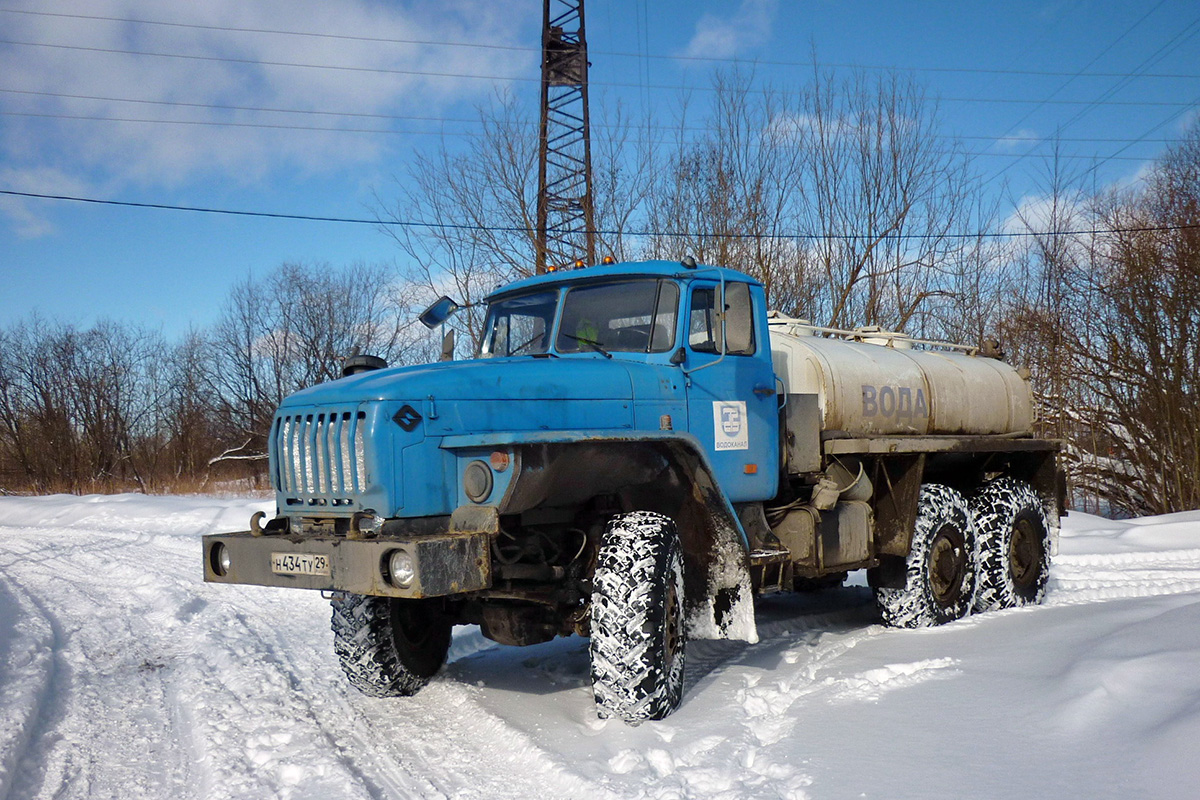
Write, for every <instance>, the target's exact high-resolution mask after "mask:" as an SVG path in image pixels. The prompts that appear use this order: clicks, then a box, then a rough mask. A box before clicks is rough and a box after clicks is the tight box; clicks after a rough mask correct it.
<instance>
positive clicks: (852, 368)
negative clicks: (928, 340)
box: [770, 317, 1034, 437]
mask: <svg viewBox="0 0 1200 800" xmlns="http://www.w3.org/2000/svg"><path fill="white" fill-rule="evenodd" d="M770 330H771V358H772V361H773V363H774V366H775V374H776V375H778V376H779V377H780V379H782V380H783V383H784V386H785V391H786V392H787V393H788V394H815V395H817V397H818V400H817V402H818V405H819V406H820V409H821V417H822V425H821V429H822V430H823V431H834V430H836V431H844V432H845V433H846V434H849V435H851V436H856V437H862V436H890V435H897V434H959V435H1003V434H1027V433H1029V432H1030V430H1031V428H1032V426H1033V422H1034V405H1033V391H1032V389H1031V387H1030V385H1029V380H1028V378H1027V376H1026V374H1025V373H1024V372H1018V371H1017V370H1016V369H1014V368H1013V367H1011V366H1009V365H1008V364H1005V363H1004V362H1002V361H998V360H996V359H993V358H985V357H982V356H977V355H972V354H969V353H968V352H964V351H963V350H962V349H960V350H959V351H954V350H937V349H928V350H919V349H913V344H914V340H913V339H911V338H910V337H907V336H904V335H903V334H894V333H889V332H887V331H879V330H862V331H846V332H839V333H840V334H841V335H835V336H834V337H833V338H830V337H829V336H828V335H827V334H830V333H832V332H830V331H827V330H826V329H822V328H816V327H814V326H812V325H810V324H808V323H805V322H803V321H801V320H791V319H787V318H785V317H775V318H773V319H771V325H770ZM851 338H858V339H860V341H851V340H850V339H851ZM918 344H921V343H919V342H918Z"/></svg>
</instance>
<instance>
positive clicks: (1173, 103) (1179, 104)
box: [0, 88, 1196, 141]
mask: <svg viewBox="0 0 1200 800" xmlns="http://www.w3.org/2000/svg"><path fill="white" fill-rule="evenodd" d="M0 93H2V94H18V95H26V96H33V97H53V98H56V99H60V100H95V101H100V102H106V103H133V104H137V105H152V106H168V107H176V108H200V109H206V110H212V111H257V112H264V113H272V114H312V115H314V116H325V117H360V118H363V119H394V120H405V121H418V122H455V123H462V124H466V125H471V124H475V123H477V122H479V119H478V118H474V119H468V118H463V117H423V116H416V115H412V114H375V113H370V112H363V111H325V110H322V109H315V108H314V109H306V108H279V107H276V106H241V105H230V104H223V103H189V102H184V101H181V100H146V99H139V98H133V97H110V96H107V95H91V94H66V93H63V92H42V91H35V90H32V89H5V88H0ZM938 100H939V101H940V102H962V103H1041V102H1047V103H1050V102H1052V103H1056V104H1059V105H1080V106H1085V105H1091V104H1092V103H1094V102H1095V101H1093V100H1046V101H1039V100H1024V99H1005V98H982V97H981V98H976V97H940V98H938ZM1105 105H1114V106H1146V107H1151V106H1153V107H1160V106H1161V107H1167V108H1182V109H1185V110H1186V109H1190V108H1193V107H1195V105H1196V104H1195V103H1189V102H1185V101H1178V100H1164V101H1136V100H1134V101H1119V100H1114V101H1108V102H1106V103H1105ZM592 127H593V128H615V127H621V126H619V125H611V124H605V123H596V122H593V123H592ZM638 127H640V128H645V126H641V125H639V126H638ZM651 130H670V131H677V130H680V128H679V127H676V126H661V125H657V126H652V127H651ZM682 130H688V131H708V130H713V129H712V128H708V127H704V126H691V125H689V126H684V127H683V128H682ZM1008 133H1011V130H1010V131H1008V132H1006V133H1005V134H1004V135H1002V136H979V137H964V136H959V137H954V136H944V137H942V138H950V139H953V138H960V139H961V138H979V139H992V140H997V139H1006V140H1009V141H1020V140H1023V139H1026V138H1029V137H1020V136H1008V135H1007V134H1008ZM1033 140H1040V139H1039V138H1038V137H1033ZM1058 141H1071V140H1066V139H1060V140H1058Z"/></svg>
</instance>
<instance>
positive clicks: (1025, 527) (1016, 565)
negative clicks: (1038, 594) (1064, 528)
mask: <svg viewBox="0 0 1200 800" xmlns="http://www.w3.org/2000/svg"><path fill="white" fill-rule="evenodd" d="M1041 543H1042V537H1041V536H1039V535H1038V532H1037V530H1035V529H1034V525H1033V523H1032V522H1030V521H1029V520H1027V519H1018V520H1017V521H1016V522H1015V523H1014V524H1013V529H1012V536H1011V537H1010V538H1009V541H1008V572H1009V574H1010V575H1011V576H1012V581H1013V583H1014V584H1016V585H1017V586H1019V587H1021V588H1027V587H1029V586H1031V585H1032V584H1033V583H1034V582H1035V581H1036V580H1037V575H1038V569H1039V568H1040V567H1041V561H1042V553H1041V549H1042V546H1041Z"/></svg>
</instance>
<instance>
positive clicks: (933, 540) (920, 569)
mask: <svg viewBox="0 0 1200 800" xmlns="http://www.w3.org/2000/svg"><path fill="white" fill-rule="evenodd" d="M975 536H976V534H975V525H974V521H973V520H972V517H971V512H970V510H969V508H968V506H967V501H966V499H965V498H964V497H963V496H962V495H961V494H959V493H958V492H956V491H955V490H953V489H951V488H950V487H949V486H943V485H941V484H937V483H927V484H925V485H924V486H922V487H921V497H920V501H919V506H918V510H917V524H916V526H915V528H914V530H913V538H912V546H911V548H910V549H909V553H908V557H907V558H906V559H905V562H904V567H905V570H904V586H903V587H900V588H889V587H879V588H877V589H875V599H876V600H877V601H878V603H879V608H880V611H881V612H882V614H883V621H884V622H885V623H886V624H888V625H892V626H894V627H898V628H926V627H929V626H932V625H941V624H943V623H946V622H951V621H953V620H956V619H959V618H961V617H965V616H966V615H967V614H968V613H970V611H971V607H972V604H973V602H974V599H975V586H976V568H977V564H976V561H977V557H978V556H977V549H976V540H975Z"/></svg>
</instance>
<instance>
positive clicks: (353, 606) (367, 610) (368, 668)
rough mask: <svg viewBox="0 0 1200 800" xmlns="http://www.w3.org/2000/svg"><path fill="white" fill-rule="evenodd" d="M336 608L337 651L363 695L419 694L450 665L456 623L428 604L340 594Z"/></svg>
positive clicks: (336, 596)
mask: <svg viewBox="0 0 1200 800" xmlns="http://www.w3.org/2000/svg"><path fill="white" fill-rule="evenodd" d="M330 605H331V606H332V607H333V614H332V617H331V618H330V622H329V626H330V627H331V628H332V629H333V651H334V653H336V654H337V657H338V661H340V662H341V665H342V671H343V672H344V673H346V678H347V679H348V680H349V681H350V683H351V685H352V686H354V688H355V689H358V690H359V691H360V692H362V693H363V694H366V695H370V696H371V697H407V696H408V695H412V694H416V693H417V691H419V690H420V689H421V687H422V686H424V685H425V684H427V683H429V679H430V678H432V677H433V676H434V675H435V674H436V673H437V671H438V670H439V669H441V668H442V664H444V663H446V653H447V652H448V651H449V649H450V628H451V624H450V621H449V620H448V619H446V618H445V617H443V616H442V615H441V614H439V613H438V612H437V609H435V608H434V607H433V606H431V605H430V604H429V603H428V602H424V601H420V600H402V599H393V598H389V597H372V596H369V595H361V594H349V593H345V592H337V593H334V596H333V599H332V600H331V601H330Z"/></svg>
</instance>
